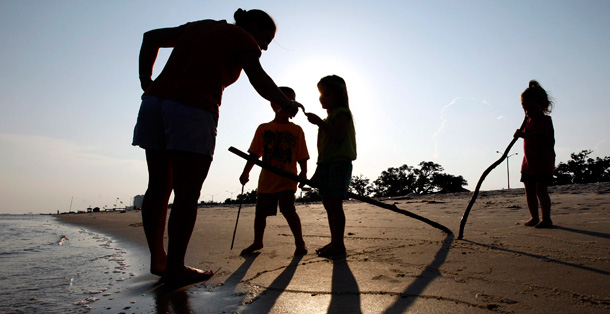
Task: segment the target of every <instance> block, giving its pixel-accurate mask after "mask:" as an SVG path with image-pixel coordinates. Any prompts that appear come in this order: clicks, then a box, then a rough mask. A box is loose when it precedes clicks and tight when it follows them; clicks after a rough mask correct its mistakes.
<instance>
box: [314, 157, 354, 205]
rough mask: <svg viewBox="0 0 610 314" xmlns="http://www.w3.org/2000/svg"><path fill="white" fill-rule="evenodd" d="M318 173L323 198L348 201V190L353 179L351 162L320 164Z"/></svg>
mask: <svg viewBox="0 0 610 314" xmlns="http://www.w3.org/2000/svg"><path fill="white" fill-rule="evenodd" d="M316 172H317V174H316V175H317V177H318V182H319V190H320V196H321V197H323V198H325V197H332V198H337V197H338V198H343V199H347V188H348V187H349V184H350V181H351V179H352V162H351V161H335V162H331V163H328V164H320V165H318V169H316Z"/></svg>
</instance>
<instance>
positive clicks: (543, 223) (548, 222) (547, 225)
mask: <svg viewBox="0 0 610 314" xmlns="http://www.w3.org/2000/svg"><path fill="white" fill-rule="evenodd" d="M552 227H553V222H552V221H551V220H550V219H543V220H542V221H540V222H539V223H538V224H537V225H536V228H537V229H543V228H552Z"/></svg>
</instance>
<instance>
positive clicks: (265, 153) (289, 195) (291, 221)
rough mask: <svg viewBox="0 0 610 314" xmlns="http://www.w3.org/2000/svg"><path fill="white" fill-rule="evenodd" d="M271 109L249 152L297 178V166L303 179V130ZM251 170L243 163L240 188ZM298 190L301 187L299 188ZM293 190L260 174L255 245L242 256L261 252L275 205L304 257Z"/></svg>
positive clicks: (290, 94) (292, 184)
mask: <svg viewBox="0 0 610 314" xmlns="http://www.w3.org/2000/svg"><path fill="white" fill-rule="evenodd" d="M280 90H281V91H282V92H283V93H284V94H285V95H286V96H288V98H290V99H291V100H294V99H295V93H294V91H293V90H292V89H291V88H289V87H280ZM271 107H272V108H273V111H275V118H274V119H273V121H271V122H269V123H263V124H261V125H260V126H259V127H258V128H257V129H256V133H255V135H254V139H253V140H252V144H251V145H250V149H248V152H249V153H250V154H251V155H254V156H256V157H257V158H260V157H262V158H263V161H264V162H267V163H269V164H271V165H273V166H275V167H277V168H280V169H282V170H285V171H288V172H291V173H294V174H297V163H298V164H299V167H300V168H301V172H300V173H299V176H300V177H301V178H303V179H306V178H307V160H308V159H309V153H308V152H307V144H306V143H305V134H304V133H303V129H301V127H300V126H298V125H296V124H294V123H292V122H290V120H289V118H291V115H290V113H288V112H286V111H285V110H283V109H282V108H281V107H280V106H279V105H278V104H275V103H273V102H272V103H271ZM253 166H254V164H253V163H251V162H247V163H246V166H245V167H244V171H243V173H242V174H241V176H240V177H239V181H240V182H241V184H242V185H243V184H246V182H248V181H249V176H250V171H251V170H252V167H253ZM300 187H302V184H301V185H300ZM296 190H297V182H296V181H293V180H290V179H286V178H283V177H281V176H278V175H276V174H274V173H272V172H270V171H267V170H265V169H262V170H261V173H260V176H259V180H258V191H257V192H258V193H257V197H256V213H255V216H254V242H253V243H252V244H251V245H250V246H248V247H247V248H245V249H243V250H242V251H241V254H242V255H244V254H250V253H253V252H255V251H258V250H260V249H262V248H263V235H264V233H265V227H266V224H267V216H275V215H277V207H278V205H279V207H280V212H281V213H282V214H283V215H284V218H286V221H287V222H288V226H289V227H290V230H291V231H292V234H293V235H294V241H295V245H296V250H295V251H294V255H305V254H307V247H306V246H305V241H304V240H303V233H302V230H301V220H300V218H299V215H298V214H297V212H296V208H295V205H294V203H295V192H296Z"/></svg>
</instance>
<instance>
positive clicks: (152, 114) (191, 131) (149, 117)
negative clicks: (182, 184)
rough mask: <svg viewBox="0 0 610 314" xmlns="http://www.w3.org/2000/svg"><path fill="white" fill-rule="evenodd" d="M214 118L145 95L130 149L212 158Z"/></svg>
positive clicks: (196, 110)
mask: <svg viewBox="0 0 610 314" xmlns="http://www.w3.org/2000/svg"><path fill="white" fill-rule="evenodd" d="M217 127H218V114H216V113H212V112H209V111H206V110H203V109H199V108H195V107H191V106H187V105H183V104H180V103H177V102H175V101H171V100H167V99H161V98H158V97H155V96H150V95H146V96H144V98H143V99H142V104H141V105H140V112H139V113H138V120H137V122H136V126H135V128H134V131H133V142H132V145H137V146H140V147H142V148H144V149H152V150H157V151H166V150H178V151H185V152H192V153H198V154H203V155H209V156H210V157H211V156H214V147H215V146H216V128H217Z"/></svg>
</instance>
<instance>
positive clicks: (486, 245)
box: [464, 240, 610, 275]
mask: <svg viewBox="0 0 610 314" xmlns="http://www.w3.org/2000/svg"><path fill="white" fill-rule="evenodd" d="M464 241H465V242H468V243H471V244H474V245H478V246H481V247H484V248H488V249H492V250H498V251H502V252H507V253H512V254H518V255H523V256H528V257H532V258H536V259H541V260H544V261H546V262H550V263H555V264H559V265H565V266H569V267H574V268H578V269H582V270H587V271H591V272H594V273H598V274H602V275H610V272H608V271H605V270H601V269H597V268H593V267H589V266H583V265H578V264H574V263H570V262H565V261H560V260H558V259H554V258H550V257H547V256H543V255H538V254H533V253H528V252H523V251H517V250H511V249H507V248H503V247H497V246H493V245H489V244H483V243H477V242H474V241H470V240H464Z"/></svg>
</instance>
